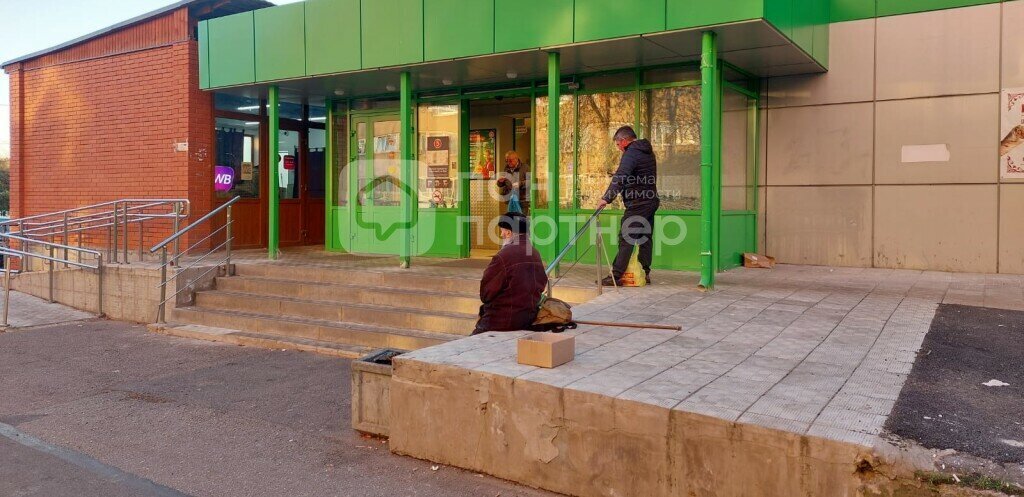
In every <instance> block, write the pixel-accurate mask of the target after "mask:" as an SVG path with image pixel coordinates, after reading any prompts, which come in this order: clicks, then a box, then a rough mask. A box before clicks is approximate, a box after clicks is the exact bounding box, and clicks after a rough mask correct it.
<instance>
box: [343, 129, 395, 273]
mask: <svg viewBox="0 0 1024 497" xmlns="http://www.w3.org/2000/svg"><path fill="white" fill-rule="evenodd" d="M352 130H353V133H352V143H351V144H350V150H352V151H353V153H354V157H353V158H352V159H353V160H352V162H351V164H350V165H351V167H349V171H348V172H349V174H350V178H349V184H350V185H353V187H354V188H355V192H354V194H353V197H354V198H355V200H356V202H355V205H354V207H353V209H352V210H351V216H352V219H351V227H352V232H351V244H352V251H353V252H357V253H377V254H398V253H399V250H400V248H401V246H400V243H401V240H402V238H401V236H399V234H398V233H397V231H398V228H399V227H400V226H399V224H400V222H401V220H402V217H401V216H402V200H403V197H404V195H403V188H402V182H401V179H400V171H401V152H402V151H401V140H400V132H401V120H400V119H399V117H398V115H397V114H392V113H385V114H361V115H354V116H353V118H352Z"/></svg>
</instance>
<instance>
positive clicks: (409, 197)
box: [399, 72, 416, 268]
mask: <svg viewBox="0 0 1024 497" xmlns="http://www.w3.org/2000/svg"><path fill="white" fill-rule="evenodd" d="M400 91H401V97H400V105H401V110H400V113H401V125H402V132H401V136H400V138H399V148H400V149H401V160H402V165H401V171H402V172H401V175H402V177H401V183H402V248H401V251H400V252H399V258H400V260H401V265H402V267H404V268H407V267H409V265H410V263H411V262H412V244H413V233H412V232H413V229H414V226H415V222H414V218H413V216H414V215H415V208H416V195H415V192H416V170H415V168H414V167H413V166H414V164H413V157H415V153H414V151H413V146H415V144H416V140H414V139H413V129H412V126H413V125H412V76H411V75H410V74H409V73H408V72H403V73H402V75H401V89H400Z"/></svg>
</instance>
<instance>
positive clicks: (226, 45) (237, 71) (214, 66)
mask: <svg viewBox="0 0 1024 497" xmlns="http://www.w3.org/2000/svg"><path fill="white" fill-rule="evenodd" d="M207 30H208V31H209V32H208V33H207V38H208V41H209V48H208V55H209V57H210V86H211V87H220V86H233V85H242V84H248V83H253V82H255V81H256V54H255V52H254V50H253V47H254V46H255V35H254V33H253V30H254V27H253V13H252V12H243V13H241V14H235V15H230V16H225V17H219V18H217V19H210V21H209V22H208V23H207Z"/></svg>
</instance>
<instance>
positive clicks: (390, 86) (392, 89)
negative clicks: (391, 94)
mask: <svg viewBox="0 0 1024 497" xmlns="http://www.w3.org/2000/svg"><path fill="white" fill-rule="evenodd" d="M385 88H387V90H388V91H395V85H387V86H385Z"/></svg>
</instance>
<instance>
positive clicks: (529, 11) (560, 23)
mask: <svg viewBox="0 0 1024 497" xmlns="http://www.w3.org/2000/svg"><path fill="white" fill-rule="evenodd" d="M494 19H495V25H494V49H495V51H496V52H509V51H512V50H524V49H528V48H536V47H550V46H554V45H565V44H568V43H572V36H573V26H572V23H573V0H494ZM503 19H531V22H502V20H503Z"/></svg>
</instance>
